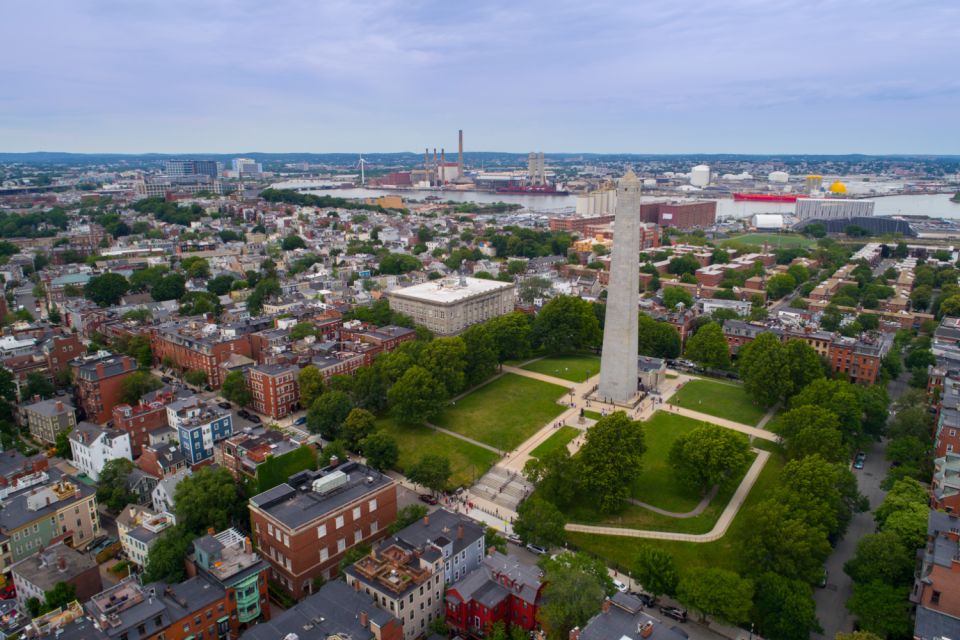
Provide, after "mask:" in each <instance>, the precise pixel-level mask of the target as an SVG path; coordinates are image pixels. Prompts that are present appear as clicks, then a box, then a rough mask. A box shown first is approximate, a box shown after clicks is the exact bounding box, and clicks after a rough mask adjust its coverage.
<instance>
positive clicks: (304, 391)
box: [297, 364, 363, 407]
mask: <svg viewBox="0 0 960 640" xmlns="http://www.w3.org/2000/svg"><path fill="white" fill-rule="evenodd" d="M361 368H363V367H361ZM297 384H298V385H299V386H300V406H301V407H312V406H313V403H314V401H315V400H316V399H317V398H319V397H320V394H321V393H323V374H322V373H320V370H319V369H317V368H316V367H315V366H313V365H312V364H308V365H307V366H305V367H304V368H303V369H300V373H299V374H297Z"/></svg>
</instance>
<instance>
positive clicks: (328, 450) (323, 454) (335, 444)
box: [317, 440, 350, 469]
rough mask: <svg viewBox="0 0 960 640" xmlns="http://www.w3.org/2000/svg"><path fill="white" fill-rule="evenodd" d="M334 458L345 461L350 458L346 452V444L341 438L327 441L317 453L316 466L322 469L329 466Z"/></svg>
mask: <svg viewBox="0 0 960 640" xmlns="http://www.w3.org/2000/svg"><path fill="white" fill-rule="evenodd" d="M334 458H336V459H337V460H338V461H339V462H346V461H347V460H348V459H349V458H350V455H349V454H348V453H347V445H346V444H345V443H344V442H343V440H332V441H330V442H328V443H327V446H325V447H324V448H323V449H322V450H321V451H320V453H319V454H318V455H317V468H318V469H323V468H324V467H329V466H330V465H331V464H333V459H334Z"/></svg>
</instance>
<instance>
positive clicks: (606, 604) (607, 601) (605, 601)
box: [600, 598, 610, 613]
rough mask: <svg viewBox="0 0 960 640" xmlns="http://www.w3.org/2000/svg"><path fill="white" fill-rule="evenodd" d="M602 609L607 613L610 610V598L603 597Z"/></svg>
mask: <svg viewBox="0 0 960 640" xmlns="http://www.w3.org/2000/svg"><path fill="white" fill-rule="evenodd" d="M600 610H601V611H603V612H604V613H607V612H609V611H610V598H604V599H603V606H602V607H601V608H600Z"/></svg>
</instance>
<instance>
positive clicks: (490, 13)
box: [0, 0, 960, 154]
mask: <svg viewBox="0 0 960 640" xmlns="http://www.w3.org/2000/svg"><path fill="white" fill-rule="evenodd" d="M0 15H2V20H0V55H2V60H3V61H4V65H3V67H4V70H3V74H2V78H3V79H2V81H0V151H36V150H49V151H53V150H57V151H78V152H96V151H110V152H151V151H153V152H170V153H177V152H242V151H312V152H329V151H348V152H363V151H367V152H369V151H422V149H423V148H424V147H430V148H433V147H441V146H444V147H446V148H447V149H453V148H455V146H456V131H457V129H458V128H463V129H464V130H465V137H466V144H467V148H468V149H470V150H497V151H529V150H533V149H536V150H544V151H548V152H561V151H568V152H576V151H592V152H636V153H692V152H705V153H714V152H730V153H790V152H794V153H950V154H957V153H960V126H958V120H960V74H958V73H957V69H958V67H960V39H958V36H957V34H958V33H960V2H955V1H950V2H944V1H943V0H904V1H889V0H806V1H804V2H799V1H787V0H700V1H699V2H692V1H689V0H634V1H633V2H631V1H629V0H627V1H623V0H621V1H619V2H607V1H606V0H590V1H584V0H579V1H575V2H567V1H566V0H545V1H542V2H541V1H530V2H525V1H523V0H479V1H470V0H440V1H436V2H434V1H432V0H424V1H421V0H403V1H402V2H401V1H396V2H395V1H392V0H383V1H367V0H256V1H252V0H251V1H247V0H46V1H43V2H40V1H29V0H13V1H12V2H6V3H4V6H3V9H2V14H0Z"/></svg>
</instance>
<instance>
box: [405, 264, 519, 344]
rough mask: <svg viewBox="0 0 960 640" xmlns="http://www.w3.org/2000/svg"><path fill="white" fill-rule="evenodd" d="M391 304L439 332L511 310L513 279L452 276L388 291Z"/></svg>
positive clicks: (453, 331)
mask: <svg viewBox="0 0 960 640" xmlns="http://www.w3.org/2000/svg"><path fill="white" fill-rule="evenodd" d="M387 299H388V300H389V301H390V308H391V309H392V310H394V311H398V312H400V313H404V314H406V315H408V316H410V317H411V318H413V320H414V322H416V323H417V324H422V325H423V326H425V327H426V328H427V329H429V330H430V331H432V332H433V333H435V334H437V335H440V336H453V335H457V334H459V333H461V332H462V331H464V330H465V329H466V328H467V327H469V326H471V325H474V324H477V323H480V322H485V321H487V320H489V319H490V318H496V317H497V316H502V315H505V314H508V313H510V312H511V311H513V306H514V302H515V301H516V287H515V286H514V284H513V283H512V282H499V281H496V280H480V279H478V278H467V277H462V276H461V277H456V276H455V277H451V278H443V279H441V280H434V281H431V282H425V283H423V284H417V285H413V286H412V287H406V288H404V289H397V290H395V291H388V292H387Z"/></svg>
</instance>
